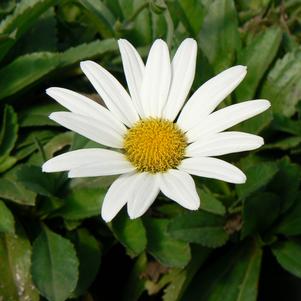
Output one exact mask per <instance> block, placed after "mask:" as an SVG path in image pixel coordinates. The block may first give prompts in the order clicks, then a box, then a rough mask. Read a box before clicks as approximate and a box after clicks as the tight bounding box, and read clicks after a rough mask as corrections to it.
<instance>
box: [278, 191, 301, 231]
mask: <svg viewBox="0 0 301 301" xmlns="http://www.w3.org/2000/svg"><path fill="white" fill-rule="evenodd" d="M274 232H276V233H281V234H284V235H287V236H294V235H300V234H301V194H300V192H299V193H298V194H297V197H296V200H295V204H294V205H293V206H292V207H291V208H290V210H289V211H288V212H286V213H285V215H284V216H283V217H282V219H281V220H280V222H279V223H278V225H277V226H276V228H275V230H274Z"/></svg>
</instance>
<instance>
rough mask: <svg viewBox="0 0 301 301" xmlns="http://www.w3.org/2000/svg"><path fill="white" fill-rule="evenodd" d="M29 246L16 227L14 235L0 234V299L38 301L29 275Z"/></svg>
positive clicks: (21, 232) (23, 235) (23, 234)
mask: <svg viewBox="0 0 301 301" xmlns="http://www.w3.org/2000/svg"><path fill="white" fill-rule="evenodd" d="M30 256H31V246H30V242H29V241H28V239H27V237H26V235H25V232H24V230H23V229H22V227H21V226H20V225H19V224H18V225H16V234H5V233H0V258H1V260H0V279H1V285H0V299H2V300H3V301H4V300H7V301H21V300H22V301H25V300H30V301H38V300H39V295H38V293H37V290H36V289H35V287H34V285H33V283H32V280H31V274H30V265H31V258H30Z"/></svg>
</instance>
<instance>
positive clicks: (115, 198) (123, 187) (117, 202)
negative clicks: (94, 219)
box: [101, 174, 137, 222]
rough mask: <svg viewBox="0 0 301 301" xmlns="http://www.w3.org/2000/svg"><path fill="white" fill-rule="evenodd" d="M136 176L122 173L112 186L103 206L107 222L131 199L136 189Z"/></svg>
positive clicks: (103, 215)
mask: <svg viewBox="0 0 301 301" xmlns="http://www.w3.org/2000/svg"><path fill="white" fill-rule="evenodd" d="M135 177H137V174H125V175H121V176H120V177H119V178H118V179H117V180H115V181H114V182H113V184H112V185H111V186H110V188H109V190H108V192H107V193H106V196H105V198H104V201H103V204H102V207H101V216H102V218H103V219H104V220H105V221H106V222H110V221H111V220H112V219H113V218H114V217H115V216H116V214H117V213H118V212H119V211H120V210H121V208H122V207H123V206H124V205H125V204H126V203H127V202H128V201H129V200H130V199H131V197H132V194H133V193H134V189H135V186H134V185H133V184H134V179H135Z"/></svg>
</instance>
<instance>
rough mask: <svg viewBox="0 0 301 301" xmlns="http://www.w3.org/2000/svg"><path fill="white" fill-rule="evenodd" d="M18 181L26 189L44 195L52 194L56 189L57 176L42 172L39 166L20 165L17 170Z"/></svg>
mask: <svg viewBox="0 0 301 301" xmlns="http://www.w3.org/2000/svg"><path fill="white" fill-rule="evenodd" d="M17 177H18V181H19V182H21V183H22V184H23V185H24V186H25V187H26V188H27V189H29V190H31V191H33V192H35V193H37V194H40V195H44V196H49V197H51V196H54V195H55V194H56V191H57V189H58V184H57V181H56V180H57V176H56V175H54V174H48V173H43V172H42V169H41V167H40V166H34V165H27V164H24V165H21V166H20V167H19V170H18V172H17Z"/></svg>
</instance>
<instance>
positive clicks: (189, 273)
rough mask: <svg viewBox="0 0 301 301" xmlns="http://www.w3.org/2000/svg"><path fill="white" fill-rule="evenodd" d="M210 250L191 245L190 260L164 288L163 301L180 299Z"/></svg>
mask: <svg viewBox="0 0 301 301" xmlns="http://www.w3.org/2000/svg"><path fill="white" fill-rule="evenodd" d="M210 252H211V250H210V249H208V248H203V247H200V246H192V248H191V253H192V254H191V257H192V258H191V261H190V262H189V264H188V265H187V267H186V268H185V269H183V270H178V271H177V273H175V275H174V277H173V278H172V280H171V282H170V284H169V285H168V286H167V287H166V288H165V289H164V295H163V301H180V300H182V296H183V294H184V292H185V290H186V289H187V287H188V285H189V284H190V282H191V281H192V279H193V277H194V275H195V274H196V272H197V271H198V270H199V268H200V266H202V264H203V263H204V262H205V260H206V259H207V258H208V256H209V254H210Z"/></svg>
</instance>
